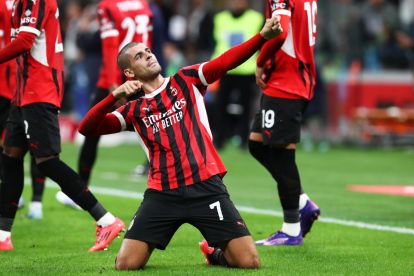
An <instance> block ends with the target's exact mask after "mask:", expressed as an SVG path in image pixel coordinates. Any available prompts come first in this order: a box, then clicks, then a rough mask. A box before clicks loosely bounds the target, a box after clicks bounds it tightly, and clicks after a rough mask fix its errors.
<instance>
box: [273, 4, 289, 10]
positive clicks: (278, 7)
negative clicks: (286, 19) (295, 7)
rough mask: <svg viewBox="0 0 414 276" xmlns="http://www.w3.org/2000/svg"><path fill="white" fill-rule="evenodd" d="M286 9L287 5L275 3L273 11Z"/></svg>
mask: <svg viewBox="0 0 414 276" xmlns="http://www.w3.org/2000/svg"><path fill="white" fill-rule="evenodd" d="M279 9H286V3H273V5H272V10H279Z"/></svg>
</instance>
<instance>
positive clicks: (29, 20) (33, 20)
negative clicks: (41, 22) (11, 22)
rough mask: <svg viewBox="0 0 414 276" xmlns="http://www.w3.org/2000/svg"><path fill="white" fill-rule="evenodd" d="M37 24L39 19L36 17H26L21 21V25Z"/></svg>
mask: <svg viewBox="0 0 414 276" xmlns="http://www.w3.org/2000/svg"><path fill="white" fill-rule="evenodd" d="M36 22H37V18H36V17H29V16H27V17H24V18H22V19H21V20H20V24H28V23H30V24H35V23H36Z"/></svg>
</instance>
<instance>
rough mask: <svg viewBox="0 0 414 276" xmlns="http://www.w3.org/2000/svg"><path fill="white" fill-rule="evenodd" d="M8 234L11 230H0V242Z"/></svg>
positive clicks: (8, 235)
mask: <svg viewBox="0 0 414 276" xmlns="http://www.w3.org/2000/svg"><path fill="white" fill-rule="evenodd" d="M10 236H11V232H9V231H3V230H0V242H2V241H5V240H6V239H7V238H8V237H10Z"/></svg>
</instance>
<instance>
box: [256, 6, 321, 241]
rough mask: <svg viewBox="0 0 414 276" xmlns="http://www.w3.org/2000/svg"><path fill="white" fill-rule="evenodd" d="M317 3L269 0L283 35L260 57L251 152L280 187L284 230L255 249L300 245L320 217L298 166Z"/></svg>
mask: <svg viewBox="0 0 414 276" xmlns="http://www.w3.org/2000/svg"><path fill="white" fill-rule="evenodd" d="M317 3H318V1H317V0H267V9H266V17H267V18H269V17H271V16H272V15H279V16H280V18H281V19H280V20H281V24H282V28H283V30H284V31H283V33H282V34H281V35H280V36H278V37H277V38H276V39H274V40H272V41H269V42H267V43H266V44H265V45H264V46H263V48H262V49H261V51H260V54H259V56H258V58H257V69H256V82H257V84H258V85H259V87H260V88H261V89H262V91H263V95H262V99H261V103H260V109H259V111H258V112H257V114H256V117H255V120H254V122H253V126H252V129H251V133H250V137H249V150H250V153H251V154H252V155H253V156H254V157H255V158H256V159H257V160H258V161H259V162H260V164H262V165H263V166H264V167H265V168H266V169H267V170H268V171H269V173H270V174H271V175H272V176H273V178H274V179H275V181H276V182H277V188H278V193H279V198H280V202H281V205H282V208H283V224H282V229H281V231H276V232H275V233H274V234H272V235H270V236H269V237H268V238H266V239H262V240H259V241H257V242H256V244H257V245H300V244H302V243H303V239H302V238H303V237H305V235H306V234H307V233H308V232H309V231H310V229H311V227H312V224H313V222H314V221H315V220H316V219H317V218H318V217H319V214H320V209H319V207H318V206H317V205H316V204H315V203H314V202H313V201H312V200H310V199H309V197H308V196H307V195H306V194H305V193H304V191H303V188H302V186H301V182H300V177H299V171H298V168H297V166H296V161H295V150H296V144H297V143H299V141H300V126H301V122H302V115H303V113H304V111H305V110H306V107H307V105H308V103H309V101H310V100H311V99H312V97H313V93H314V89H315V75H316V74H315V60H314V53H313V51H314V45H315V41H316V35H317V32H316V31H317V30H316V16H317V10H318V9H317Z"/></svg>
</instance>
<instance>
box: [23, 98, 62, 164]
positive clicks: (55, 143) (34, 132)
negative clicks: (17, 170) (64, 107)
mask: <svg viewBox="0 0 414 276" xmlns="http://www.w3.org/2000/svg"><path fill="white" fill-rule="evenodd" d="M21 110H22V117H23V123H24V126H25V132H26V137H27V140H28V142H29V150H30V152H31V154H32V155H33V156H34V157H36V158H41V157H49V156H56V155H59V153H60V151H61V147H60V130H59V119H58V114H59V109H58V108H57V107H56V106H54V105H52V104H48V103H35V104H30V105H27V106H24V107H22V108H21Z"/></svg>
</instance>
